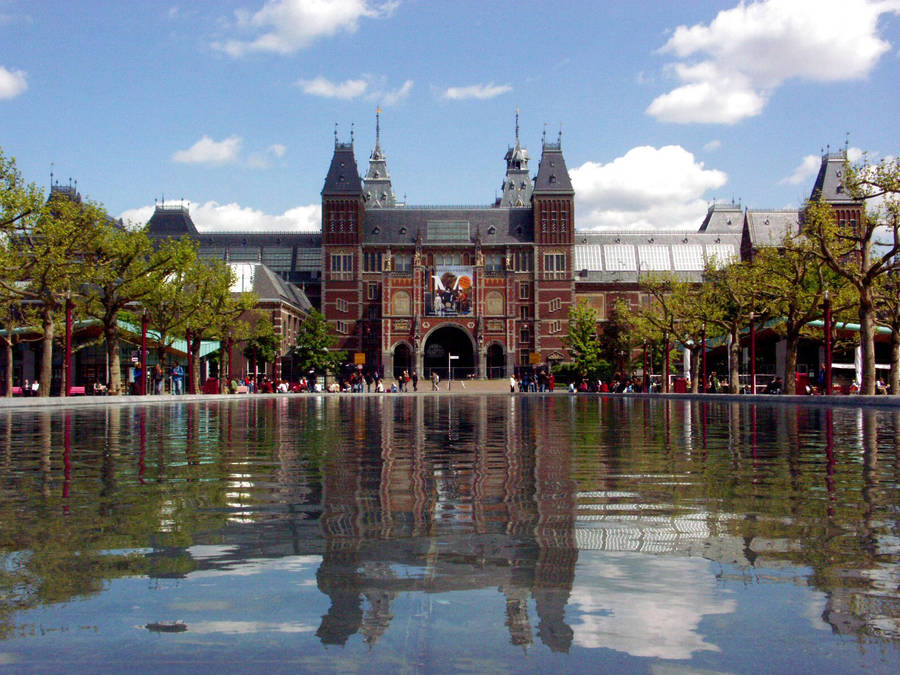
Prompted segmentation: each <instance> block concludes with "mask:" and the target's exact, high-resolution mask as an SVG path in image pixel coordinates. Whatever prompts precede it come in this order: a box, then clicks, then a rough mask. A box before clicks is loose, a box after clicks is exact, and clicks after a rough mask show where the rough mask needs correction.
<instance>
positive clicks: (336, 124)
mask: <svg viewBox="0 0 900 675" xmlns="http://www.w3.org/2000/svg"><path fill="white" fill-rule="evenodd" d="M337 129H338V123H337V122H335V123H334V147H337V144H338V135H337Z"/></svg>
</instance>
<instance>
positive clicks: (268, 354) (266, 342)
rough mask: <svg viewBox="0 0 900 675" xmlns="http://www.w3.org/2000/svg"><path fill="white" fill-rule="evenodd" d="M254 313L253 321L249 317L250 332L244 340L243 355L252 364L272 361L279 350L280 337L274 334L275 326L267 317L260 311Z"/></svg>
mask: <svg viewBox="0 0 900 675" xmlns="http://www.w3.org/2000/svg"><path fill="white" fill-rule="evenodd" d="M256 314H257V317H256V320H255V321H253V319H252V318H251V328H250V334H249V335H248V337H247V340H246V341H245V342H244V357H245V358H246V359H247V360H248V361H250V363H251V364H252V365H253V366H258V365H259V364H260V363H263V364H265V363H274V362H275V358H276V357H277V356H278V354H279V352H280V350H281V338H280V337H279V336H278V335H276V334H275V326H273V325H272V321H271V320H270V319H269V317H267V316H265V315H264V314H262V312H256ZM277 375H278V374H277V373H276V376H277Z"/></svg>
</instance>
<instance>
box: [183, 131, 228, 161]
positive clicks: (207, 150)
mask: <svg viewBox="0 0 900 675" xmlns="http://www.w3.org/2000/svg"><path fill="white" fill-rule="evenodd" d="M242 144H243V139H242V138H241V137H240V136H229V137H228V138H226V139H225V140H223V141H214V140H213V139H211V138H210V137H209V136H206V135H204V136H203V138H201V139H200V140H199V141H197V142H196V143H194V144H193V145H192V146H191V147H189V148H188V149H187V150H178V151H177V152H175V154H173V155H172V161H173V162H179V163H181V164H210V165H222V164H233V163H235V162H237V160H238V156H239V154H240V151H241V145H242Z"/></svg>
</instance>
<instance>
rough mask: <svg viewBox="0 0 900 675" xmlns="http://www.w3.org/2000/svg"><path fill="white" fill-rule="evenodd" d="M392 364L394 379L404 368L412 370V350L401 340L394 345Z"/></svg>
mask: <svg viewBox="0 0 900 675" xmlns="http://www.w3.org/2000/svg"><path fill="white" fill-rule="evenodd" d="M393 364H394V367H393V370H394V372H393V376H394V379H396V378H397V377H399V376H400V374H401V373H402V372H403V371H404V370H406V371H409V372H412V371H413V369H414V365H413V360H412V350H411V349H410V348H409V345H408V344H406V343H405V342H401V343H400V344H398V345H397V346H396V347H394V358H393Z"/></svg>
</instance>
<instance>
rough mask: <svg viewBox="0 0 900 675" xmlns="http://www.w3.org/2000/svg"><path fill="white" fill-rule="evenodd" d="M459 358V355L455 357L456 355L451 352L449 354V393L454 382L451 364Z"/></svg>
mask: <svg viewBox="0 0 900 675" xmlns="http://www.w3.org/2000/svg"><path fill="white" fill-rule="evenodd" d="M458 358H459V356H458V355H454V354H451V353H450V352H447V391H450V385H451V383H452V382H453V369H452V368H451V367H450V366H451V363H450V362H451V361H453V360H455V359H458Z"/></svg>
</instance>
